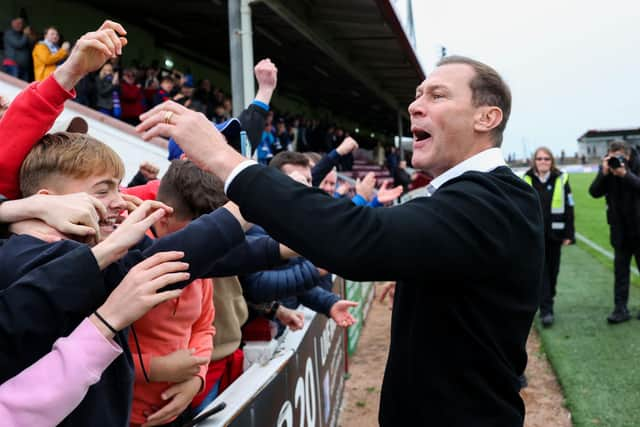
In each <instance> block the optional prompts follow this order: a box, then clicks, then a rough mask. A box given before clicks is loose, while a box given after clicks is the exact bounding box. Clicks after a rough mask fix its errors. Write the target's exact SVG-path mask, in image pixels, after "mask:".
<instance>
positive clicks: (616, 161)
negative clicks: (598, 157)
mask: <svg viewBox="0 0 640 427" xmlns="http://www.w3.org/2000/svg"><path fill="white" fill-rule="evenodd" d="M624 163H625V158H624V156H622V155H617V156H611V157H609V160H607V165H609V167H610V168H611V169H618V168H620V167H622V166H624Z"/></svg>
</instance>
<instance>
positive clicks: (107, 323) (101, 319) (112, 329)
mask: <svg viewBox="0 0 640 427" xmlns="http://www.w3.org/2000/svg"><path fill="white" fill-rule="evenodd" d="M93 314H95V315H96V317H97V318H98V319H99V320H100V321H101V322H102V323H104V326H106V327H107V328H109V330H110V331H111V332H113V334H114V335H116V334H117V333H118V331H116V330H115V328H114V327H113V326H111V325H110V324H109V322H107V321H106V320H105V319H104V317H102V316H100V313H98V310H96V311H94V312H93Z"/></svg>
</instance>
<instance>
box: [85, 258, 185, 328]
mask: <svg viewBox="0 0 640 427" xmlns="http://www.w3.org/2000/svg"><path fill="white" fill-rule="evenodd" d="M182 257H184V253H183V252H158V253H157V254H155V255H153V256H152V257H149V258H147V259H145V260H144V261H141V262H140V263H138V264H136V265H135V266H134V267H133V268H132V269H131V270H129V272H128V273H127V275H126V276H125V277H124V279H122V281H121V282H120V284H119V285H118V286H117V287H116V288H115V289H114V290H113V292H111V295H109V297H108V298H107V300H106V301H105V302H104V304H102V306H101V307H100V308H98V313H100V315H101V316H102V317H104V318H105V319H106V320H107V321H108V322H109V324H110V325H112V326H113V327H114V328H115V329H116V330H121V329H123V328H125V327H127V326H129V325H130V324H132V323H133V322H134V321H136V320H138V319H139V318H140V317H142V316H143V315H144V314H145V313H146V312H147V311H149V310H151V309H152V308H153V307H155V306H156V305H158V304H160V303H161V302H164V301H167V300H170V299H173V298H177V297H179V296H180V294H181V293H182V289H174V290H171V291H164V292H160V293H158V290H159V289H162V288H164V287H165V286H167V285H171V284H173V283H177V282H181V281H184V280H188V279H189V273H187V272H186V271H185V270H187V269H188V268H189V264H187V263H185V262H180V261H179V260H180V259H182ZM94 323H95V324H96V325H98V326H99V328H98V329H100V322H94ZM106 332H108V331H106Z"/></svg>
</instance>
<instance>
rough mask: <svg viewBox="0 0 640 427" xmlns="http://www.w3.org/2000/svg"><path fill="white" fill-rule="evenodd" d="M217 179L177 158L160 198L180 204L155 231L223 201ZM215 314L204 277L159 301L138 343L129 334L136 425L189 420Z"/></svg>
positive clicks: (176, 226)
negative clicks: (132, 365)
mask: <svg viewBox="0 0 640 427" xmlns="http://www.w3.org/2000/svg"><path fill="white" fill-rule="evenodd" d="M215 180H217V178H215V177H214V176H212V175H210V174H206V173H204V172H202V171H201V170H200V169H198V168H196V167H195V166H193V165H192V164H190V162H185V161H174V162H172V163H171V166H170V167H169V169H168V170H167V173H166V174H165V175H164V176H163V178H162V180H161V181H160V186H159V188H158V194H157V197H156V199H157V200H158V201H163V202H164V203H167V204H169V205H170V206H171V207H173V209H174V210H173V214H171V215H167V216H165V218H163V219H162V220H160V221H158V222H156V224H155V226H154V228H153V229H152V233H153V234H154V235H155V237H163V236H166V235H167V234H170V233H173V232H175V231H178V230H180V229H182V228H184V227H185V226H187V225H188V224H189V223H190V222H191V220H192V219H193V218H197V217H198V216H200V214H202V213H205V212H209V211H211V210H213V209H212V206H218V205H220V204H221V202H222V203H223V202H224V201H221V200H217V198H220V197H223V195H221V194H220V193H219V192H218V193H216V192H214V191H208V189H209V188H212V187H214V186H215V185H216V182H215ZM219 185H221V184H219ZM213 319H214V306H213V281H212V280H211V279H198V280H195V281H193V282H192V283H191V284H190V285H189V286H187V287H186V288H185V289H184V290H183V292H182V294H181V295H180V297H179V298H176V299H173V300H169V301H166V302H164V303H162V304H160V305H158V306H157V307H156V308H154V309H153V310H151V311H149V312H148V313H147V314H146V315H145V316H143V317H142V318H140V319H139V320H138V321H136V322H135V323H134V329H135V332H136V336H137V340H138V344H136V342H135V340H136V339H135V336H134V335H133V334H130V335H129V345H130V347H131V349H132V353H133V358H134V364H135V371H136V373H135V378H136V380H135V385H134V392H133V395H134V397H133V408H132V413H131V425H132V426H138V425H142V424H143V423H146V424H144V425H145V426H154V425H164V424H166V423H169V422H172V421H175V422H176V424H177V425H181V424H182V423H183V420H182V417H180V418H177V417H178V416H179V415H180V414H182V413H183V412H184V411H185V410H186V409H187V408H188V406H189V404H190V403H191V401H192V400H193V398H194V397H195V395H196V394H197V393H198V392H199V391H200V390H201V389H203V388H204V385H205V378H206V373H207V368H208V364H209V360H210V358H211V353H212V351H213V335H214V333H215V329H214V327H213V325H212V324H213ZM136 346H137V347H136ZM155 408H158V409H155ZM184 416H185V417H188V416H189V414H188V413H187V414H184ZM176 418H177V419H176ZM170 425H173V424H170Z"/></svg>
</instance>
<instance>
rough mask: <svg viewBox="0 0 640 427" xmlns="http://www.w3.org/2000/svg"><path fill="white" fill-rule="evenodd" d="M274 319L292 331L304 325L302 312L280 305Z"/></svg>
mask: <svg viewBox="0 0 640 427" xmlns="http://www.w3.org/2000/svg"><path fill="white" fill-rule="evenodd" d="M276 319H278V320H279V321H280V322H281V323H282V324H283V325H285V326H287V327H288V328H289V329H290V330H292V331H297V330H299V329H302V327H303V326H304V314H302V313H301V312H299V311H295V310H291V309H290V308H287V307H284V306H282V305H281V306H279V307H278V310H277V311H276Z"/></svg>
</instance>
